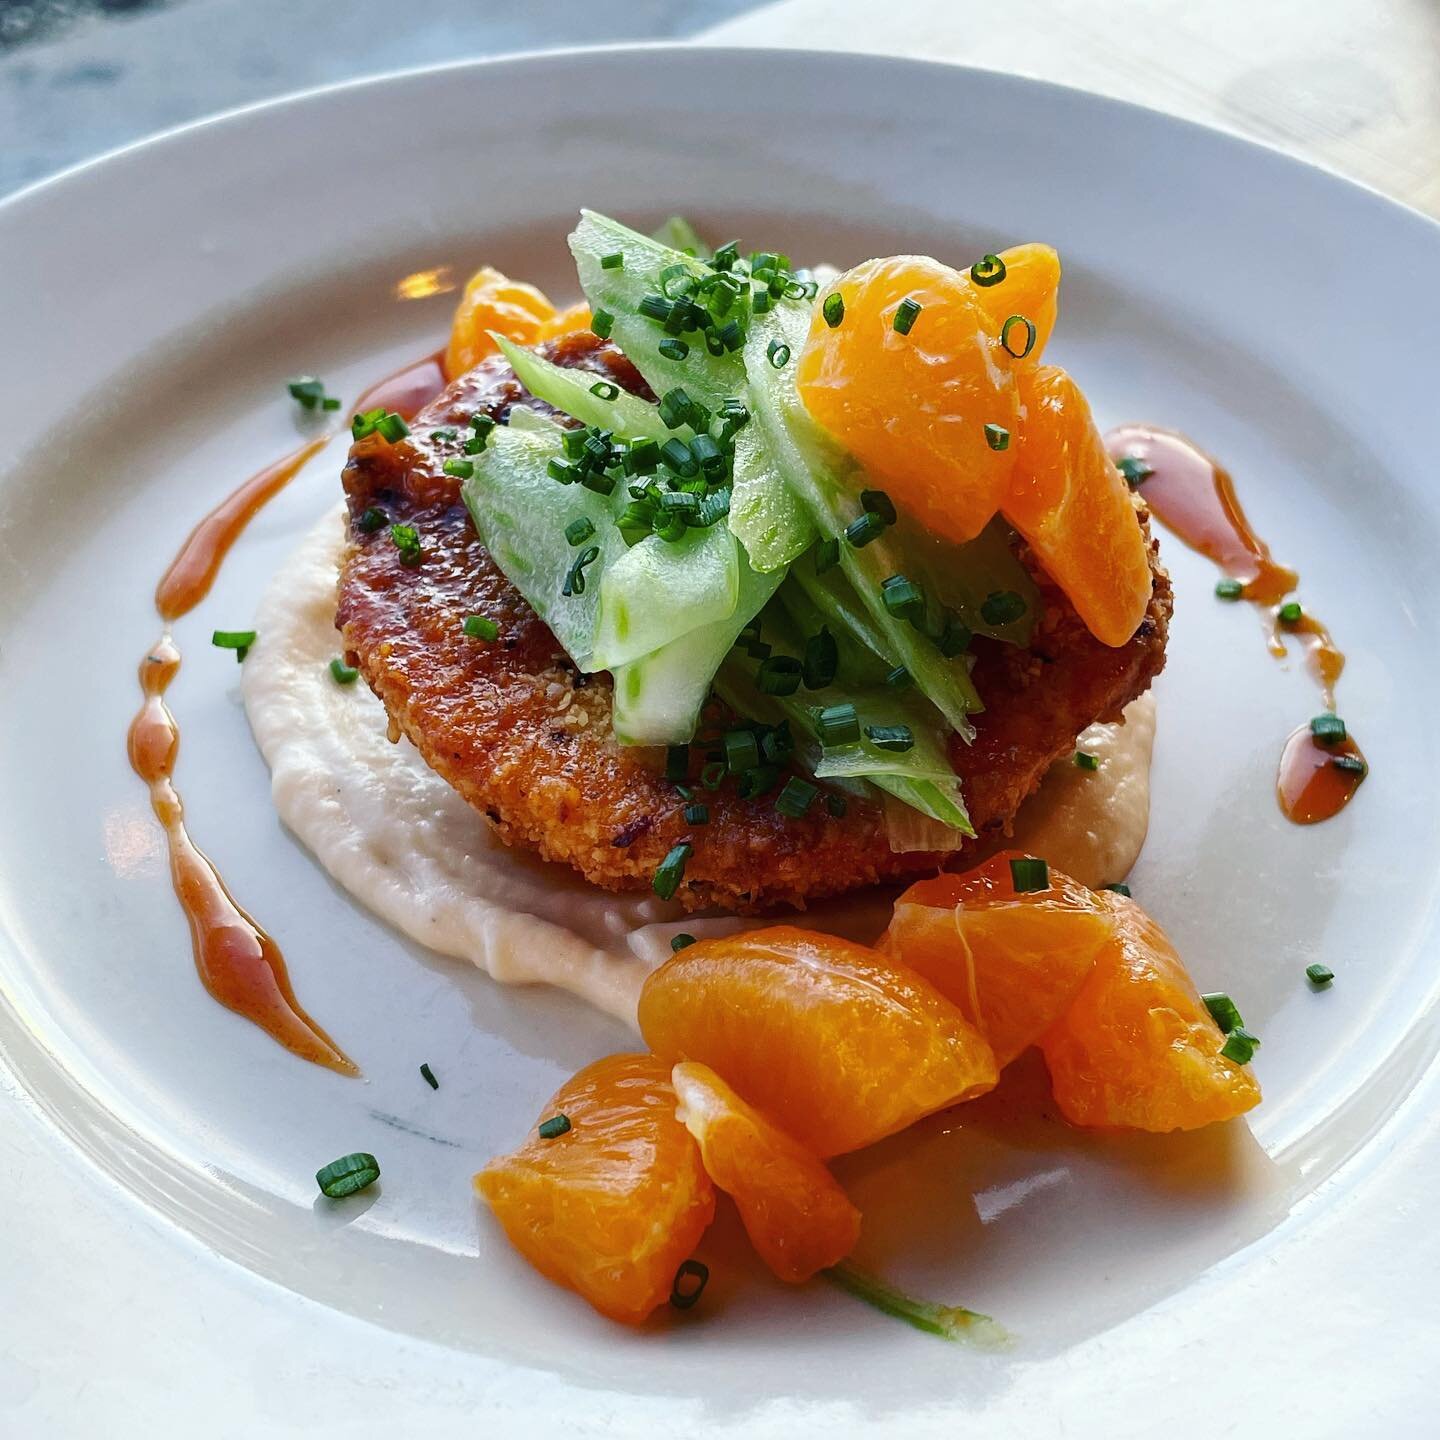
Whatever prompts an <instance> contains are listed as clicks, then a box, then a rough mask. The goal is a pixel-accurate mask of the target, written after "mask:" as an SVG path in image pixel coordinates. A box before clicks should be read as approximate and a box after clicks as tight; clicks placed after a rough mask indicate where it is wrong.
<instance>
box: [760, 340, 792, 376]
mask: <svg viewBox="0 0 1440 1440" xmlns="http://www.w3.org/2000/svg"><path fill="white" fill-rule="evenodd" d="M765 358H766V359H767V360H769V362H770V364H771V365H772V366H773V367H774V368H775V369H776V370H783V369H784V368H785V367H786V366H787V365H788V364H789V363H790V347H789V346H788V345H786V344H785V343H784V342H783V341H780V340H772V341H771V342H770V343H769V344H768V345H767V346H766V347H765Z"/></svg>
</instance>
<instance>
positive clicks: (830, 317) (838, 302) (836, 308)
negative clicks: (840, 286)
mask: <svg viewBox="0 0 1440 1440" xmlns="http://www.w3.org/2000/svg"><path fill="white" fill-rule="evenodd" d="M820 313H821V314H822V315H823V316H824V317H825V323H826V324H827V325H828V326H829V327H830V328H831V329H832V330H833V329H835V327H836V326H837V325H839V323H840V322H841V321H842V320H843V319H844V318H845V297H844V296H843V295H841V294H840V292H839V291H838V290H837V291H836V292H835V294H833V295H827V296H826V297H825V303H824V304H823V305H822V306H821V307H820Z"/></svg>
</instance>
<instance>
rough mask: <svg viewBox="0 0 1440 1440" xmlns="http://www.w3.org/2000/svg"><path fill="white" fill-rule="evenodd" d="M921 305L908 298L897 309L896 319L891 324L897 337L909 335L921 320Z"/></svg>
mask: <svg viewBox="0 0 1440 1440" xmlns="http://www.w3.org/2000/svg"><path fill="white" fill-rule="evenodd" d="M921 308H922V307H921V305H920V302H919V301H918V300H912V299H910V298H909V297H908V296H907V297H906V298H905V299H904V300H902V301H901V302H900V303H899V304H898V305H897V306H896V307H895V318H894V319H893V320H892V321H891V322H890V323H891V325H893V326H894V328H895V333H896V334H897V335H908V334H909V333H910V331H911V330H912V329H913V328H914V325H915V322H916V321H917V320H918V319H919V318H920V311H921Z"/></svg>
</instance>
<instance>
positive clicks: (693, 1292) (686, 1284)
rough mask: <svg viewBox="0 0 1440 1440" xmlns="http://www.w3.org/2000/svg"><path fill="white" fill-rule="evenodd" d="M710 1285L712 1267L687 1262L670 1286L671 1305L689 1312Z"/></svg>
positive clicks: (694, 1261) (692, 1261)
mask: <svg viewBox="0 0 1440 1440" xmlns="http://www.w3.org/2000/svg"><path fill="white" fill-rule="evenodd" d="M709 1283H710V1267H709V1266H708V1265H703V1264H701V1262H700V1261H699V1260H686V1261H684V1262H683V1263H682V1264H681V1266H680V1268H679V1269H678V1270H677V1271H676V1272H675V1279H674V1282H673V1283H672V1284H671V1286H670V1303H671V1304H672V1305H673V1306H674V1307H675V1308H676V1309H677V1310H689V1309H690V1308H691V1307H692V1306H693V1305H694V1304H695V1302H696V1301H697V1300H699V1298H700V1297H701V1296H702V1295H703V1294H704V1293H705V1287H706V1286H707V1285H708V1284H709Z"/></svg>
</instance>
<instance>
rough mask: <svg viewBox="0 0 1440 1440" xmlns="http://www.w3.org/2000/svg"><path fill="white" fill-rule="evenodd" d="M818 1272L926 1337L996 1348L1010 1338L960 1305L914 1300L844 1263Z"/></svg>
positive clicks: (874, 1277) (973, 1311)
mask: <svg viewBox="0 0 1440 1440" xmlns="http://www.w3.org/2000/svg"><path fill="white" fill-rule="evenodd" d="M820 1273H821V1274H822V1275H823V1276H824V1277H825V1278H826V1279H827V1280H828V1281H830V1283H831V1284H832V1285H836V1286H838V1287H839V1288H840V1289H841V1290H844V1291H845V1292H846V1294H848V1295H853V1296H854V1297H855V1298H856V1299H857V1300H862V1301H864V1303H865V1304H866V1305H871V1306H874V1308H875V1309H876V1310H879V1311H880V1312H881V1313H882V1314H884V1315H892V1316H894V1318H895V1319H897V1320H903V1321H904V1322H905V1323H906V1324H907V1325H913V1326H914V1327H915V1329H917V1330H923V1331H925V1333H926V1334H928V1335H938V1336H939V1337H940V1338H941V1339H942V1340H952V1341H970V1342H972V1343H974V1344H976V1345H984V1346H987V1347H993V1348H998V1347H1000V1346H1002V1345H1004V1344H1006V1343H1007V1341H1008V1339H1009V1337H1008V1336H1007V1334H1006V1332H1005V1330H1004V1329H1003V1327H1001V1326H1000V1325H998V1324H997V1323H996V1322H995V1321H994V1320H992V1319H991V1318H990V1316H988V1315H982V1314H981V1313H980V1312H979V1311H978V1310H967V1309H966V1308H965V1307H964V1306H963V1305H937V1304H935V1303H934V1302H933V1301H930V1300H916V1299H914V1298H913V1297H912V1296H909V1295H907V1294H905V1293H904V1291H902V1290H897V1289H895V1288H894V1286H892V1285H887V1284H886V1283H885V1281H883V1280H881V1279H879V1278H878V1277H877V1276H875V1275H870V1274H867V1273H866V1272H865V1271H864V1270H859V1269H857V1268H856V1267H855V1266H853V1265H851V1264H850V1263H849V1261H847V1260H842V1261H841V1262H840V1263H839V1264H838V1265H832V1266H830V1268H829V1269H828V1270H822V1271H821V1272H820Z"/></svg>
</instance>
